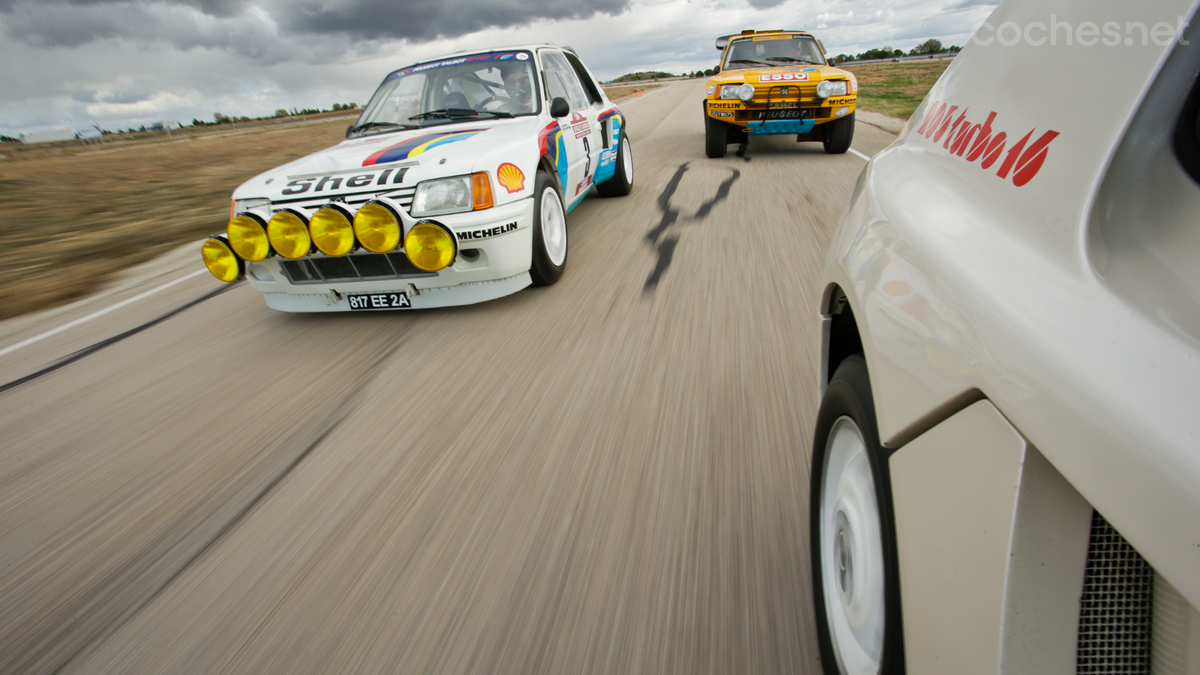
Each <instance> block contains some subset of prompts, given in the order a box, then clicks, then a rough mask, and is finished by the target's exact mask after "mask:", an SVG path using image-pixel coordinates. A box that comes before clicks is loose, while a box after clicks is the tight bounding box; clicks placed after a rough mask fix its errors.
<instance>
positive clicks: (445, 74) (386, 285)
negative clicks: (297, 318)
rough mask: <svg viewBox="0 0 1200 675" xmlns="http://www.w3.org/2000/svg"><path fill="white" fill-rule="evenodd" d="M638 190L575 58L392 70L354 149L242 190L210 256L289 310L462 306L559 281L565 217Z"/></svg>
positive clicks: (517, 50)
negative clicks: (587, 200) (596, 199)
mask: <svg viewBox="0 0 1200 675" xmlns="http://www.w3.org/2000/svg"><path fill="white" fill-rule="evenodd" d="M632 186H633V156H632V153H631V150H630V145H629V137H628V135H627V134H626V131H625V118H624V116H623V115H622V114H621V111H620V110H619V109H618V108H617V107H616V106H615V105H613V104H612V102H611V101H609V100H608V97H607V96H605V94H604V90H603V89H602V88H601V87H600V86H599V85H598V84H597V82H596V79H595V78H594V77H592V75H591V73H590V72H589V71H588V69H587V68H586V67H585V66H584V65H583V63H582V62H581V61H580V60H579V57H578V56H577V55H576V54H575V53H574V52H573V51H572V50H570V49H566V48H561V47H555V46H553V45H530V46H524V47H514V48H509V49H498V50H492V51H484V52H477V53H462V54H455V55H452V56H447V57H444V58H440V59H436V60H433V61H428V62H424V63H418V64H414V65H412V66H409V67H407V68H402V69H400V70H397V71H395V72H393V73H391V74H389V75H388V76H387V77H386V78H385V79H384V81H383V84H382V85H381V86H380V87H379V89H378V90H377V91H376V92H375V95H374V96H372V98H371V102H370V103H369V104H368V105H367V106H366V108H364V109H363V112H362V115H361V116H360V117H359V118H358V121H357V123H356V124H354V125H353V126H351V127H350V128H349V129H347V131H346V140H345V142H343V143H339V144H338V145H336V146H334V147H332V148H329V149H327V150H323V151H321V152H318V153H315V154H312V155H309V156H307V157H303V158H301V159H298V160H296V161H294V162H290V163H288V164H285V165H283V166H281V167H279V168H276V169H273V170H271V171H268V172H266V173H264V174H262V175H259V176H256V177H254V178H252V179H250V180H248V181H246V182H245V183H243V184H242V185H241V186H240V187H239V188H238V189H237V190H236V191H234V193H233V205H232V213H231V220H230V222H229V225H228V228H227V231H226V234H224V235H218V236H214V237H212V238H210V239H209V240H208V241H206V242H205V244H204V246H203V257H204V262H205V265H206V266H207V267H208V269H209V270H210V271H211V272H212V273H213V275H214V276H216V277H217V278H218V279H221V280H222V281H235V280H237V279H240V278H243V277H244V278H245V279H246V280H247V281H249V283H250V285H251V286H253V287H254V288H256V289H258V290H259V291H261V292H262V294H263V297H264V298H265V299H266V302H267V305H268V306H270V307H272V308H274V309H278V310H283V311H288V312H337V311H352V310H377V309H410V308H423V307H444V306H449V305H462V304H467V303H474V302H480V301H484V300H490V299H493V298H498V297H501V296H504V295H508V294H510V293H515V292H516V291H519V290H521V289H522V288H525V287H526V286H529V285H530V284H535V285H548V284H552V283H554V282H555V281H557V280H558V278H559V276H561V275H562V272H563V268H564V266H565V265H566V262H567V226H566V214H567V213H568V212H569V211H570V210H571V209H572V208H574V207H575V206H577V205H578V204H579V202H580V201H581V200H583V198H584V197H585V196H587V195H588V194H589V192H590V191H591V190H592V188H593V187H594V188H595V189H596V191H597V192H598V193H599V194H600V195H601V196H618V195H626V194H629V192H630V190H631V189H632Z"/></svg>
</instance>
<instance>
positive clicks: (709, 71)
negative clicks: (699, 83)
mask: <svg viewBox="0 0 1200 675" xmlns="http://www.w3.org/2000/svg"><path fill="white" fill-rule="evenodd" d="M712 74H713V71H712V68H705V69H704V76H705V77H712Z"/></svg>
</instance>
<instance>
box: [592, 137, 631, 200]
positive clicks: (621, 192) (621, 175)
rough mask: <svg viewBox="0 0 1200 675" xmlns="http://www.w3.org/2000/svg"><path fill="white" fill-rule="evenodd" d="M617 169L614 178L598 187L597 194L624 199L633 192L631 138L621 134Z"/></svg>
mask: <svg viewBox="0 0 1200 675" xmlns="http://www.w3.org/2000/svg"><path fill="white" fill-rule="evenodd" d="M616 162H617V169H616V171H615V172H614V173H613V175H612V178H609V179H608V180H606V181H604V182H603V183H600V184H599V185H597V186H596V193H597V194H599V195H600V196H601V197H624V196H625V195H627V194H629V193H630V192H632V191H633V150H632V149H631V148H630V147H629V137H628V136H626V135H625V132H624V131H622V132H621V142H620V144H618V145H617V159H616Z"/></svg>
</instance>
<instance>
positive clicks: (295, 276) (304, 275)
mask: <svg viewBox="0 0 1200 675" xmlns="http://www.w3.org/2000/svg"><path fill="white" fill-rule="evenodd" d="M280 266H281V267H282V268H283V271H284V273H285V274H286V275H287V277H288V280H289V281H291V282H292V283H293V284H317V283H321V282H331V281H362V280H366V279H400V278H411V277H436V276H437V273H436V272H422V271H421V270H419V269H417V268H416V267H414V266H413V264H412V263H411V262H409V260H408V256H406V255H404V254H403V253H387V254H379V253H369V254H361V255H351V256H346V257H344V258H331V257H326V256H313V257H311V258H305V259H303V260H284V261H282V262H281V263H280Z"/></svg>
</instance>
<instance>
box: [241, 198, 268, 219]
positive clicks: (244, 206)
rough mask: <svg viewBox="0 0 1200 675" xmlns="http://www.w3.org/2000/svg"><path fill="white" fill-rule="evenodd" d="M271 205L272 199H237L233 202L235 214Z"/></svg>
mask: <svg viewBox="0 0 1200 675" xmlns="http://www.w3.org/2000/svg"><path fill="white" fill-rule="evenodd" d="M270 205H271V200H270V199H237V200H234V202H233V214H234V215H237V214H239V213H244V212H246V211H252V210H254V209H261V208H264V207H267V206H270Z"/></svg>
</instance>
